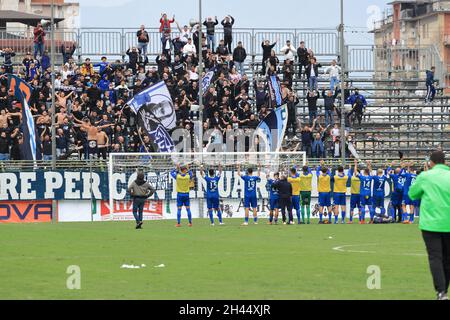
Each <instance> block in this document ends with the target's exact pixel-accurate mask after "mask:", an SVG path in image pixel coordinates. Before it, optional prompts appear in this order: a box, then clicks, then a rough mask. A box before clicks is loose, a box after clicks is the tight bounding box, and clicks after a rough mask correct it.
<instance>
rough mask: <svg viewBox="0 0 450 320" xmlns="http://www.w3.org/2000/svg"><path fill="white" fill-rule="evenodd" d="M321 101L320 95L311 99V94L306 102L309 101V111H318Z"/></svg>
mask: <svg viewBox="0 0 450 320" xmlns="http://www.w3.org/2000/svg"><path fill="white" fill-rule="evenodd" d="M318 99H319V93H318V92H317V94H316V95H315V96H313V97H311V96H310V95H309V94H308V96H307V97H306V100H307V101H308V109H309V111H317V100H318Z"/></svg>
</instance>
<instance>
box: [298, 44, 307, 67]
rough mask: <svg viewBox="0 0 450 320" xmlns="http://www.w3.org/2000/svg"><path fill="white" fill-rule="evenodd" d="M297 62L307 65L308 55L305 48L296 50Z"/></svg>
mask: <svg viewBox="0 0 450 320" xmlns="http://www.w3.org/2000/svg"><path fill="white" fill-rule="evenodd" d="M297 56H298V62H300V63H301V64H303V65H305V64H307V63H308V58H309V53H308V49H306V48H300V47H299V48H298V49H297Z"/></svg>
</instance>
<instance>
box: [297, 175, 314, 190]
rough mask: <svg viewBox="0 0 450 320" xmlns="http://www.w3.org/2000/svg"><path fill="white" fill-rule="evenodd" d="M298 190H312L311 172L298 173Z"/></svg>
mask: <svg viewBox="0 0 450 320" xmlns="http://www.w3.org/2000/svg"><path fill="white" fill-rule="evenodd" d="M299 178H300V190H301V191H309V192H311V191H312V178H313V175H312V173H308V174H307V175H304V174H300V177H299Z"/></svg>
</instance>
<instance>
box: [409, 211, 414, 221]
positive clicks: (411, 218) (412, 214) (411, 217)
mask: <svg viewBox="0 0 450 320" xmlns="http://www.w3.org/2000/svg"><path fill="white" fill-rule="evenodd" d="M409 221H410V222H412V223H414V213H411V214H410V215H409Z"/></svg>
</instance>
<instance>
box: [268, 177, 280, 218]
mask: <svg viewBox="0 0 450 320" xmlns="http://www.w3.org/2000/svg"><path fill="white" fill-rule="evenodd" d="M267 176H268V177H270V174H269V173H267ZM279 180H280V174H279V173H278V172H277V173H275V174H274V175H273V179H270V178H269V179H267V184H266V189H267V191H268V192H269V224H270V225H271V224H278V215H279V210H280V206H279V200H280V197H279V194H278V181H279Z"/></svg>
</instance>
